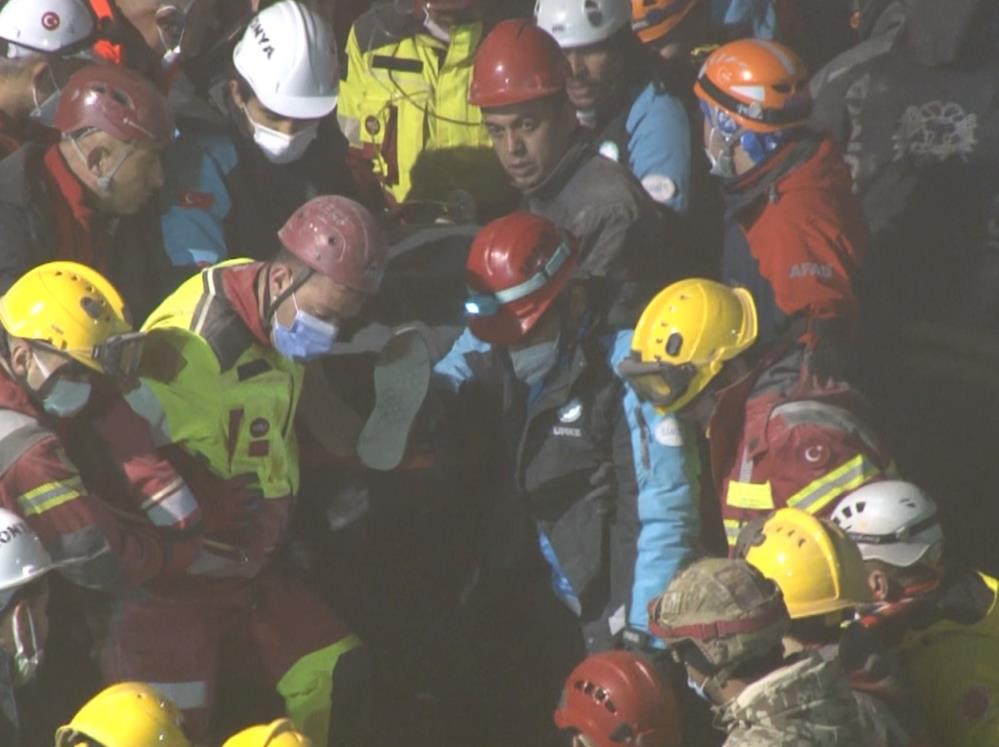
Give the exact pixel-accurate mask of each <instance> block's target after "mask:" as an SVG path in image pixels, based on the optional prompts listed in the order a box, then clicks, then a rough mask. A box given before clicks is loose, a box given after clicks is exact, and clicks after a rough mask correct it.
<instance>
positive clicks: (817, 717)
mask: <svg viewBox="0 0 999 747" xmlns="http://www.w3.org/2000/svg"><path fill="white" fill-rule="evenodd" d="M718 718H719V720H720V722H721V726H722V727H723V728H724V729H725V731H727V732H728V739H726V740H725V747H866V745H867V742H866V739H865V737H864V736H863V733H862V731H861V727H860V718H859V714H858V712H857V705H856V703H855V701H854V699H853V693H852V692H851V691H850V685H849V683H848V682H847V679H846V675H845V674H844V673H843V669H842V667H841V666H840V664H839V662H838V661H825V660H824V659H823V658H822V656H821V655H819V654H818V653H817V652H812V653H808V654H804V655H803V656H802V657H801V658H799V659H798V660H797V661H795V662H794V663H793V664H789V665H788V666H785V667H781V668H780V669H778V670H777V671H775V672H772V673H771V674H768V675H767V676H766V677H764V678H763V679H761V680H758V681H757V682H754V683H753V684H752V685H750V686H749V687H747V688H746V689H745V690H743V691H742V693H741V694H740V695H739V696H738V697H737V698H735V699H734V700H732V701H731V702H729V703H727V704H726V705H724V706H722V707H721V708H720V709H719V711H718Z"/></svg>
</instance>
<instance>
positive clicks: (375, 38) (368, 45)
mask: <svg viewBox="0 0 999 747" xmlns="http://www.w3.org/2000/svg"><path fill="white" fill-rule="evenodd" d="M419 29H420V24H419V23H418V22H417V20H416V17H415V16H414V15H413V14H411V13H406V12H403V11H401V10H399V9H398V8H397V7H396V3H385V4H384V5H375V6H374V7H373V8H371V9H370V10H368V11H367V12H366V13H364V14H363V15H362V16H361V17H360V18H358V19H357V20H356V21H355V22H354V26H353V28H352V29H351V30H350V37H351V38H350V40H349V41H348V46H350V45H356V46H357V49H358V51H359V52H360V53H361V54H367V53H368V52H371V51H373V50H375V49H379V48H380V47H385V46H388V45H390V44H398V43H399V42H400V41H403V40H404V39H406V38H408V37H411V36H413V35H414V34H416V33H417V32H418V31H419Z"/></svg>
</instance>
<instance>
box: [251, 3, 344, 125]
mask: <svg viewBox="0 0 999 747" xmlns="http://www.w3.org/2000/svg"><path fill="white" fill-rule="evenodd" d="M232 62H233V64H234V65H235V66H236V70H237V72H239V74H240V75H242V76H243V78H245V79H246V82H247V83H249V84H250V87H251V88H252V89H253V93H254V94H256V96H257V98H258V99H260V103H262V104H263V105H264V106H266V107H267V108H268V109H270V110H271V111H273V112H275V113H276V114H280V115H281V116H282V117H290V118H291V119H320V118H322V117H325V116H326V115H327V114H329V113H330V112H331V111H333V109H334V108H335V107H336V101H337V96H338V94H339V92H340V70H339V64H338V62H337V50H336V39H335V38H334V37H333V29H331V28H330V26H329V24H328V23H327V22H326V21H325V20H324V19H323V18H322V16H320V15H318V14H317V13H315V12H314V11H313V10H311V9H310V8H308V7H307V6H305V5H303V4H301V3H299V2H295V0H282V1H281V2H279V3H277V4H275V5H272V6H270V7H269V8H266V9H264V10H262V11H260V12H259V13H257V15H256V16H254V18H253V20H252V21H250V25H249V26H248V27H247V29H246V32H245V33H244V34H243V38H242V39H241V40H240V42H239V44H237V45H236V48H235V49H234V50H233V53H232Z"/></svg>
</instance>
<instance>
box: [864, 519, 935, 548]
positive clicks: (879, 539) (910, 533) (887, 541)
mask: <svg viewBox="0 0 999 747" xmlns="http://www.w3.org/2000/svg"><path fill="white" fill-rule="evenodd" d="M939 523H940V519H939V518H937V515H936V514H933V515H932V516H927V517H926V518H925V519H923V520H922V521H917V522H916V523H915V524H911V525H909V526H907V527H902V528H901V529H899V530H898V531H897V532H893V533H892V534H864V533H863V532H847V536H848V537H849V538H850V539H852V540H853V541H854V542H856V543H857V544H863V545H895V544H900V543H908V542H911V541H912V538H913V537H915V535H917V534H919V533H920V532H923V531H925V530H927V529H929V528H930V527H933V526H936V525H938V524H939Z"/></svg>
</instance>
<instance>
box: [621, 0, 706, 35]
mask: <svg viewBox="0 0 999 747" xmlns="http://www.w3.org/2000/svg"><path fill="white" fill-rule="evenodd" d="M699 2H701V0H631V30H632V31H634V32H635V33H636V34H638V38H639V39H641V40H642V42H644V43H645V44H651V43H652V42H655V41H659V40H660V39H662V38H663V37H664V36H666V34H668V33H669V32H670V31H672V30H673V29H675V28H676V27H677V26H679V25H680V23H681V22H682V21H683V19H684V18H686V17H687V14H688V13H690V11H691V9H692V8H693V7H694V6H695V5H697V4H698V3H699Z"/></svg>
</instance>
